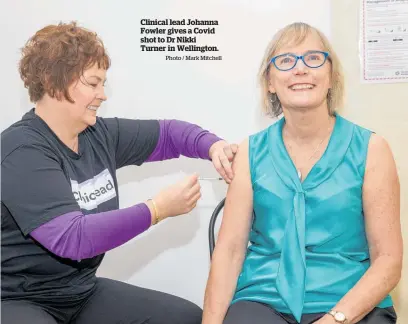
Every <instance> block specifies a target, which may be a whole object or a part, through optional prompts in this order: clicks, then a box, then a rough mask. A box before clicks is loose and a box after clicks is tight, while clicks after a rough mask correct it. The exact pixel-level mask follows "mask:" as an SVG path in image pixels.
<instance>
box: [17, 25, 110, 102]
mask: <svg viewBox="0 0 408 324" xmlns="http://www.w3.org/2000/svg"><path fill="white" fill-rule="evenodd" d="M94 64H98V67H99V68H103V69H105V70H107V69H109V67H110V58H109V56H108V54H107V52H106V49H105V47H104V44H103V42H102V40H101V39H100V38H99V37H98V36H97V34H96V33H95V32H92V31H90V30H87V29H85V28H83V27H79V26H77V23H76V22H71V23H67V24H65V23H62V22H60V23H59V24H58V25H48V26H46V27H44V28H42V29H41V30H39V31H37V32H36V33H35V35H34V36H32V37H31V38H30V39H29V40H28V41H27V43H26V44H25V46H24V48H23V49H22V58H21V60H20V63H19V72H20V76H21V79H22V80H23V81H24V86H25V87H26V88H27V89H28V92H29V95H30V100H31V101H32V102H34V103H36V102H38V101H39V100H41V99H42V98H43V96H44V94H45V93H47V94H48V95H49V96H50V97H52V98H57V99H58V100H62V96H63V97H64V98H65V99H66V100H68V101H69V102H71V103H73V102H74V101H73V100H72V98H71V97H70V95H69V93H68V87H69V86H70V85H71V84H72V83H73V82H75V81H76V80H78V79H79V78H80V77H81V75H83V72H84V70H86V69H87V68H89V67H91V66H93V65H94Z"/></svg>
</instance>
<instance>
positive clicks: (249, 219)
mask: <svg viewBox="0 0 408 324" xmlns="http://www.w3.org/2000/svg"><path fill="white" fill-rule="evenodd" d="M260 82H261V86H262V91H263V97H264V108H265V110H266V111H267V112H268V113H270V114H271V115H272V116H274V117H277V116H279V115H280V114H281V113H283V118H281V119H280V120H279V121H277V122H276V123H274V124H273V125H271V126H270V127H268V128H267V129H265V130H263V131H261V132H259V133H257V134H255V135H252V136H250V137H249V139H248V140H246V141H244V142H243V143H242V144H241V146H240V148H239V150H238V153H237V156H236V158H235V160H234V172H235V176H234V180H233V181H232V183H231V185H230V187H229V190H228V194H227V198H226V203H225V211H224V217H223V222H222V225H221V229H220V233H219V237H218V241H217V245H216V247H215V250H214V255H213V260H212V266H211V271H210V276H209V281H208V284H207V289H206V296H205V304H204V315H203V323H205V324H219V323H228V324H229V323H234V324H243V323H256V324H263V323H269V324H281V323H302V324H306V323H318V324H326V323H327V324H329V323H332V324H335V323H348V324H352V323H369V324H383V323H395V322H396V314H395V311H394V309H393V302H392V300H391V297H390V296H389V295H388V294H389V293H390V291H391V290H392V289H393V288H394V287H395V286H396V285H397V283H398V281H399V279H400V275H401V266H402V235H401V228H400V219H399V218H400V215H399V206H400V198H399V195H400V192H399V180H398V176H397V172H396V166H395V163H394V159H393V156H392V153H391V150H390V148H389V146H388V144H387V142H386V141H385V140H384V139H383V138H381V137H380V136H378V135H376V134H373V133H372V132H371V131H369V130H367V129H364V128H362V127H360V126H358V125H355V124H353V123H352V122H350V121H348V120H346V119H344V118H343V117H341V116H340V115H338V114H337V113H336V109H337V108H338V107H339V106H340V104H341V102H342V99H343V77H342V73H341V68H340V63H339V59H338V58H337V57H336V55H335V53H334V51H333V49H332V47H331V46H330V44H329V42H328V40H327V38H326V37H325V36H324V35H323V34H322V33H321V32H320V31H318V30H317V29H316V28H313V27H311V26H309V25H307V24H304V23H294V24H291V25H289V26H287V27H285V28H284V29H282V30H281V31H280V32H279V33H278V34H277V35H276V36H275V38H274V39H273V40H272V42H271V44H270V46H269V47H268V49H267V51H266V54H265V58H264V60H263V62H262V66H261V70H260ZM252 215H254V216H252ZM248 241H249V242H250V244H249V247H248Z"/></svg>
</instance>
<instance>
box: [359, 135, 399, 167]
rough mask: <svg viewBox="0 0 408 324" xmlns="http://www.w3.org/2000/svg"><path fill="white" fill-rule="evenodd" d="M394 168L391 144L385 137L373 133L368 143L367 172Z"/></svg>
mask: <svg viewBox="0 0 408 324" xmlns="http://www.w3.org/2000/svg"><path fill="white" fill-rule="evenodd" d="M392 166H395V161H394V156H393V154H392V151H391V147H390V145H389V143H388V142H387V140H386V139H385V138H384V137H382V136H380V135H378V134H375V133H373V134H372V135H371V138H370V141H369V143H368V154H367V168H366V171H370V170H371V171H372V170H373V169H378V168H380V169H381V168H384V167H386V168H387V167H392Z"/></svg>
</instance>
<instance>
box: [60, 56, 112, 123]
mask: <svg viewBox="0 0 408 324" xmlns="http://www.w3.org/2000/svg"><path fill="white" fill-rule="evenodd" d="M105 81H106V70H104V69H102V68H99V67H98V64H94V65H93V66H92V67H90V68H88V69H86V70H85V71H84V73H83V75H82V76H81V77H80V78H79V80H77V81H76V82H74V83H73V84H72V85H71V86H70V87H69V88H68V91H69V94H70V97H71V99H72V100H73V103H70V102H68V101H66V104H67V106H66V108H67V113H68V116H67V117H68V118H70V119H72V120H73V121H75V122H76V123H77V124H81V125H83V126H85V127H87V126H92V125H94V124H95V123H96V114H97V110H98V108H99V107H100V105H101V103H102V102H103V101H105V100H106V99H107V98H106V95H105V89H104V83H105Z"/></svg>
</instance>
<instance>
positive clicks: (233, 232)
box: [217, 140, 253, 252]
mask: <svg viewBox="0 0 408 324" xmlns="http://www.w3.org/2000/svg"><path fill="white" fill-rule="evenodd" d="M232 168H233V172H234V179H233V180H232V182H231V184H230V185H229V187H228V192H227V197H226V200H225V206H224V215H223V218H222V224H221V229H220V232H219V235H218V240H217V247H224V248H228V249H229V250H230V251H231V250H233V251H238V252H245V249H246V247H247V244H248V235H249V230H250V226H251V222H252V196H253V193H252V184H251V175H250V169H249V155H248V140H245V141H244V142H243V143H242V144H240V146H239V148H238V152H237V154H236V156H235V158H234V162H233V164H232Z"/></svg>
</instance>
